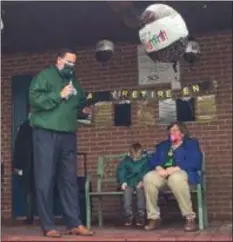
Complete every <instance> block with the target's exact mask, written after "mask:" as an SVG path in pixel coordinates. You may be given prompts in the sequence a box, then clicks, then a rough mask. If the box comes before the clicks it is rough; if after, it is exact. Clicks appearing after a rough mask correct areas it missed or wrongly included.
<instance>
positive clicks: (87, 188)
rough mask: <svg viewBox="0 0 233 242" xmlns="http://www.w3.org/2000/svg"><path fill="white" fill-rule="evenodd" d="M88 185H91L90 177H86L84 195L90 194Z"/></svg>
mask: <svg viewBox="0 0 233 242" xmlns="http://www.w3.org/2000/svg"><path fill="white" fill-rule="evenodd" d="M90 183H91V175H89V174H88V175H87V176H86V181H85V191H86V193H88V192H90Z"/></svg>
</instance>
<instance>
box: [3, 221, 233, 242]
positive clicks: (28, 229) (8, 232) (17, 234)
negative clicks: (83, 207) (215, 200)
mask: <svg viewBox="0 0 233 242" xmlns="http://www.w3.org/2000/svg"><path fill="white" fill-rule="evenodd" d="M59 229H60V230H61V231H63V232H64V233H65V228H64V227H61V226H60V227H59ZM93 230H94V231H95V235H94V237H81V236H69V235H66V234H64V236H63V237H62V238H61V239H48V238H45V237H42V236H41V231H40V228H39V226H38V225H35V226H26V225H14V226H13V225H11V226H9V225H8V226H4V225H2V231H1V232H2V233H1V237H2V240H1V241H102V242H104V241H119V242H120V241H132V242H133V241H145V242H146V241H232V224H231V223H217V222H216V223H212V224H210V226H209V228H208V229H207V230H204V231H202V232H193V233H185V232H184V231H183V228H182V226H181V225H177V224H176V225H174V224H169V226H164V225H163V226H162V227H161V228H160V229H159V230H156V231H150V232H145V231H144V230H143V229H138V228H124V227H122V226H115V227H113V226H110V225H107V224H106V225H105V226H104V227H103V228H98V227H94V228H93Z"/></svg>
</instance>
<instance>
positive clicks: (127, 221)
mask: <svg viewBox="0 0 233 242" xmlns="http://www.w3.org/2000/svg"><path fill="white" fill-rule="evenodd" d="M132 224H133V215H129V216H126V217H125V226H131V225H132Z"/></svg>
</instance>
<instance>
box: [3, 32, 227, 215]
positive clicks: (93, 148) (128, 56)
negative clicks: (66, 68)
mask: <svg viewBox="0 0 233 242" xmlns="http://www.w3.org/2000/svg"><path fill="white" fill-rule="evenodd" d="M199 41H200V44H201V48H202V57H201V60H200V62H198V63H197V64H196V65H195V66H194V67H193V68H192V70H189V68H188V67H187V65H185V64H184V65H183V66H182V83H191V82H193V81H194V80H202V79H211V80H217V81H218V89H217V91H216V95H217V101H216V102H217V120H215V121H212V122H210V123H207V124H196V123H190V124H188V127H189V129H190V131H191V132H192V133H193V135H194V136H196V137H197V138H198V139H199V140H200V143H201V147H202V149H203V150H204V151H205V152H206V162H207V164H206V167H207V193H208V207H209V214H210V217H212V218H218V219H230V218H232V192H231V191H232V34H231V33H230V32H224V33H218V34H214V35H211V36H210V35H207V36H201V37H199ZM93 51H94V50H93V49H92V50H80V51H79V54H78V66H77V70H78V75H79V77H80V79H81V83H82V85H83V87H84V88H85V89H86V90H88V91H102V90H112V89H114V88H116V89H119V88H123V87H128V88H130V87H136V86H137V58H136V46H134V45H119V46H116V51H115V54H114V57H113V59H112V61H111V64H110V65H109V66H108V67H102V66H101V65H100V64H99V63H97V62H96V61H95V59H94V52H93ZM54 60H55V55H54V53H48V52H46V53H40V54H38V53H35V54H30V55H28V54H24V53H22V54H16V55H3V56H2V89H1V90H2V91H1V94H2V99H1V101H2V102H1V108H2V119H1V121H2V126H1V128H2V134H1V135H2V136H1V140H2V144H1V148H2V152H1V155H2V160H3V161H4V163H5V166H6V175H5V177H4V182H3V193H2V212H3V216H4V217H5V218H7V217H10V215H11V125H12V104H11V76H13V75H20V74H28V73H37V72H39V71H40V70H41V69H42V68H43V67H44V66H46V65H47V64H51V63H53V62H54ZM156 112H157V114H158V110H156ZM157 117H158V115H157ZM164 129H165V127H164V126H163V125H159V124H157V125H156V126H154V127H150V128H147V127H145V128H125V127H121V128H115V127H112V128H108V129H100V128H82V129H81V130H80V131H79V135H78V146H79V150H80V151H83V152H87V153H88V169H89V171H90V172H93V171H95V169H96V163H97V157H98V155H99V154H109V153H118V152H122V151H124V150H127V149H128V146H129V144H130V143H132V142H133V141H140V142H142V143H143V145H144V146H145V147H147V148H152V147H154V144H155V143H156V142H159V141H161V140H163V138H164V135H165V133H164ZM107 202H110V201H107ZM108 207H109V211H111V210H112V208H111V206H108Z"/></svg>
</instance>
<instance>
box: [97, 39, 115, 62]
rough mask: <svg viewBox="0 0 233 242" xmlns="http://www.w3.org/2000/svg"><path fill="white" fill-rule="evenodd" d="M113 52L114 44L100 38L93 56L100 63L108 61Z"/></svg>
mask: <svg viewBox="0 0 233 242" xmlns="http://www.w3.org/2000/svg"><path fill="white" fill-rule="evenodd" d="M113 52H114V44H113V42H112V41H110V40H101V41H99V42H98V43H97V44H96V50H95V57H96V60H97V61H99V62H102V63H105V62H107V61H109V60H110V59H111V57H112V55H113Z"/></svg>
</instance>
